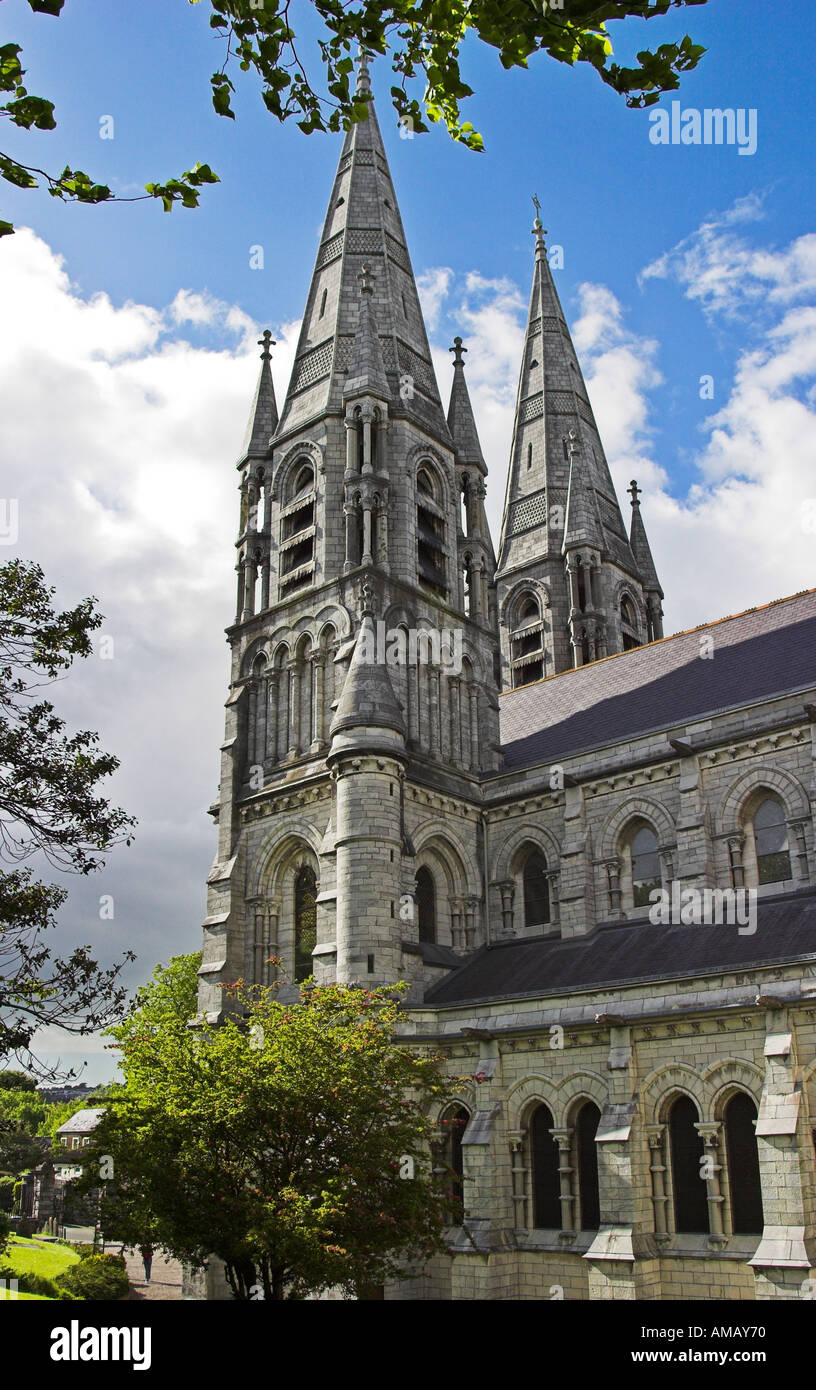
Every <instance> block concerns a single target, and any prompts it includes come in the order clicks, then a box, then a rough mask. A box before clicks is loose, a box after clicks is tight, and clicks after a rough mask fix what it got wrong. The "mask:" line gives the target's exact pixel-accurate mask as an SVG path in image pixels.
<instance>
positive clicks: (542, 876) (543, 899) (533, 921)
mask: <svg viewBox="0 0 816 1390" xmlns="http://www.w3.org/2000/svg"><path fill="white" fill-rule="evenodd" d="M522 877H523V880H524V925H525V927H526V928H528V929H529V928H530V927H543V926H546V925H547V923H548V922H549V920H550V882H549V875H548V870H547V861H546V859H545V858H544V855H543V854H542V853H541V851H540V850H537V849H535V850H533V852H532V854H531V855H530V857H529V859H528V860H527V862H526V864H525V865H524V873H523V875H522Z"/></svg>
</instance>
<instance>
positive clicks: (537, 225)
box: [532, 193, 547, 254]
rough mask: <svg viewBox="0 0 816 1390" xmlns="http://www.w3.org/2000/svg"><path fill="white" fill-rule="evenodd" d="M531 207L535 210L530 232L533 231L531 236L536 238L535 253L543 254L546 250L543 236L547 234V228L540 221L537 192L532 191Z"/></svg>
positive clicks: (539, 205)
mask: <svg viewBox="0 0 816 1390" xmlns="http://www.w3.org/2000/svg"><path fill="white" fill-rule="evenodd" d="M533 207H534V208H535V210H536V215H535V222H534V223H533V226H532V233H533V236H534V237H535V239H536V253H538V252H539V251H540V252H541V253H542V254H544V253H545V252H546V250H547V247H546V245H545V244H544V238H545V236H546V235H547V228H546V227H544V226H542V222H541V204H540V202H539V201H538V194H537V193H534V194H533Z"/></svg>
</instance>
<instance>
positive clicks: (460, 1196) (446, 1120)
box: [440, 1105, 470, 1225]
mask: <svg viewBox="0 0 816 1390" xmlns="http://www.w3.org/2000/svg"><path fill="white" fill-rule="evenodd" d="M469 1119H470V1115H469V1113H468V1111H467V1110H466V1109H465V1107H464V1106H463V1105H452V1106H451V1107H450V1108H449V1109H448V1110H446V1111H445V1113H444V1115H443V1116H442V1120H441V1124H442V1130H443V1139H442V1152H441V1155H440V1157H441V1161H442V1164H443V1166H444V1168H445V1170H446V1173H445V1178H446V1187H447V1190H448V1193H449V1195H450V1197H451V1199H452V1201H453V1204H454V1213H453V1214H454V1221H455V1223H456V1224H457V1225H459V1224H461V1221H462V1218H463V1216H464V1212H465V1201H464V1173H465V1163H464V1155H463V1153H462V1140H463V1138H464V1135H465V1130H466V1128H467V1124H468V1120H469Z"/></svg>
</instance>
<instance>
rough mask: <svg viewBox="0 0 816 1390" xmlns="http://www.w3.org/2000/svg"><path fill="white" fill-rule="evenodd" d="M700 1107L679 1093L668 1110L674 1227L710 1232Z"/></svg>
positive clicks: (705, 1233)
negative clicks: (698, 1127)
mask: <svg viewBox="0 0 816 1390" xmlns="http://www.w3.org/2000/svg"><path fill="white" fill-rule="evenodd" d="M699 1118H700V1117H699V1115H698V1113H697V1107H696V1105H695V1104H694V1102H693V1101H692V1100H690V1099H689V1097H688V1096H679V1097H678V1098H677V1100H676V1101H675V1102H674V1104H673V1105H672V1108H671V1110H670V1111H669V1149H670V1152H671V1175H672V1190H673V1194H674V1229H675V1230H676V1231H679V1232H691V1233H694V1234H696V1235H699V1234H703V1235H707V1234H708V1231H709V1224H708V1193H707V1188H706V1183H705V1180H704V1178H703V1176H702V1159H703V1141H702V1138H701V1136H700V1134H699V1133H698V1131H697V1129H696V1127H695V1126H696V1124H697V1121H698V1120H699Z"/></svg>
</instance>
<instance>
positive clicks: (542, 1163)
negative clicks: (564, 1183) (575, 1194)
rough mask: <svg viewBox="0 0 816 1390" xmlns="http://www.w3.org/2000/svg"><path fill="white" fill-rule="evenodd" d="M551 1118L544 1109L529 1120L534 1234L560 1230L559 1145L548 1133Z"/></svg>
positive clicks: (543, 1107) (544, 1106)
mask: <svg viewBox="0 0 816 1390" xmlns="http://www.w3.org/2000/svg"><path fill="white" fill-rule="evenodd" d="M552 1128H553V1117H552V1115H551V1114H550V1111H549V1110H548V1109H547V1106H546V1105H537V1106H536V1108H535V1110H534V1111H533V1113H532V1115H531V1116H530V1166H531V1168H532V1174H533V1225H534V1226H535V1227H536V1229H537V1230H545V1231H560V1230H561V1200H560V1196H559V1193H560V1184H559V1180H558V1145H557V1143H556V1141H555V1140H554V1138H553V1136H552V1134H551V1133H550V1130H551V1129H552Z"/></svg>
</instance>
